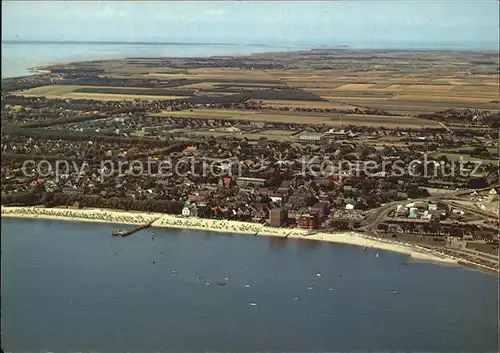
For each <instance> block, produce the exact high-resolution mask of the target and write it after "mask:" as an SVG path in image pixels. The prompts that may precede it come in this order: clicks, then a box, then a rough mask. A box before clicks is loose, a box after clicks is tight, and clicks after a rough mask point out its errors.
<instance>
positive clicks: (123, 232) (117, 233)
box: [111, 219, 156, 238]
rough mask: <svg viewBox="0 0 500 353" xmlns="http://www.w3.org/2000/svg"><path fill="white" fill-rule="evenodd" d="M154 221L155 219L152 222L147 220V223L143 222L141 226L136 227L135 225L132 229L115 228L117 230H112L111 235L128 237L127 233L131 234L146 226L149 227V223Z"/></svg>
mask: <svg viewBox="0 0 500 353" xmlns="http://www.w3.org/2000/svg"><path fill="white" fill-rule="evenodd" d="M155 221H156V219H155V220H154V221H152V222H149V223H147V224H143V225H141V226H138V227H135V228H133V229H117V230H114V231H113V232H112V233H111V235H112V236H114V237H120V238H123V237H128V236H129V235H132V234H134V233H137V232H138V231H140V230H143V229H146V228H150V227H151V225H152V224H153V223H154V222H155Z"/></svg>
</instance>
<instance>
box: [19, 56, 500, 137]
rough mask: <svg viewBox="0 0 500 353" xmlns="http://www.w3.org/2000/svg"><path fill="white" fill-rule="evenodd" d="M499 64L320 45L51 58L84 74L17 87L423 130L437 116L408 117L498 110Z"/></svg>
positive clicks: (269, 117)
mask: <svg viewBox="0 0 500 353" xmlns="http://www.w3.org/2000/svg"><path fill="white" fill-rule="evenodd" d="M486 59H487V60H486ZM478 62H481V64H478ZM498 67H499V59H498V55H496V54H495V53H480V52H477V53H476V52H459V51H416V52H413V51H402V50H401V51H377V50H373V51H368V50H312V51H304V52H297V53H266V54H253V55H249V56H242V57H231V56H227V57H213V58H127V59H124V60H103V61H92V62H80V63H71V64H69V65H65V66H64V67H62V66H61V67H59V66H57V65H52V66H48V67H47V68H46V69H48V70H63V71H64V70H69V71H68V72H71V70H79V71H78V72H86V74H85V75H81V76H78V75H76V76H70V78H67V77H66V78H65V79H62V80H61V79H59V78H56V79H55V81H54V82H53V83H52V84H50V85H45V86H41V87H36V88H31V89H26V90H22V91H15V92H13V93H14V94H17V95H23V96H29V97H37V96H45V97H49V98H65V99H81V98H88V99H96V100H135V99H139V100H186V101H187V102H188V103H190V104H191V108H192V107H199V106H201V105H205V104H228V105H231V104H237V103H241V102H245V101H248V100H250V101H252V102H253V103H255V104H260V106H261V107H262V108H279V109H280V110H286V111H288V110H290V111H289V112H287V113H285V112H280V111H277V110H271V109H263V111H252V110H245V109H217V110H213V109H202V110H197V109H194V110H193V111H187V110H184V111H175V112H167V111H164V112H162V113H159V115H160V116H183V117H184V116H186V117H197V118H206V119H215V118H221V119H242V118H244V119H245V120H265V121H272V122H287V123H288V122H291V123H293V122H296V123H301V124H303V123H312V124H325V125H328V126H336V125H338V124H339V122H338V116H337V115H332V114H330V115H322V114H321V113H317V114H314V115H304V114H301V113H299V112H297V110H300V111H303V110H307V109H338V110H345V111H347V112H346V114H345V115H344V124H346V125H348V124H353V125H359V126H372V127H378V126H391V127H409V126H411V127H418V128H421V127H422V126H426V127H436V123H435V122H432V121H429V120H416V118H413V119H406V118H405V117H406V116H416V115H418V114H424V113H425V114H429V113H434V112H439V111H443V110H447V109H477V110H489V111H492V112H495V111H499V104H498V96H499V89H500V86H499V75H498V73H497V70H498ZM356 108H358V109H359V110H366V109H376V110H378V113H377V114H380V115H376V116H367V115H355V114H352V113H353V110H354V109H356ZM294 110H295V111H294ZM391 114H396V115H400V116H399V117H395V116H390V115H391Z"/></svg>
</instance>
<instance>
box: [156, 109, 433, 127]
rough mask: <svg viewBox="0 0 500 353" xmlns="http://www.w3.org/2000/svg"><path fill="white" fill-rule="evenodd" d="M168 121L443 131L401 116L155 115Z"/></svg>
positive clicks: (200, 111) (198, 112)
mask: <svg viewBox="0 0 500 353" xmlns="http://www.w3.org/2000/svg"><path fill="white" fill-rule="evenodd" d="M155 115H156V116H165V117H184V118H198V119H232V120H249V121H267V122H274V123H295V124H318V125H326V126H332V127H340V126H348V125H355V126H371V127H380V126H384V127H388V128H391V127H392V128H417V129H419V128H426V127H427V128H441V125H440V124H439V123H436V122H434V121H431V120H425V119H418V118H406V117H399V116H380V115H360V114H350V115H344V116H343V117H342V120H340V114H321V113H296V112H294V113H289V112H259V111H252V112H248V111H240V110H232V111H228V110H221V109H218V110H216V109H194V110H193V111H175V112H173V111H164V112H161V113H157V114H155Z"/></svg>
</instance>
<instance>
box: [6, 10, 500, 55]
mask: <svg viewBox="0 0 500 353" xmlns="http://www.w3.org/2000/svg"><path fill="white" fill-rule="evenodd" d="M2 13H3V21H2V41H57V42H82V41H84V42H85V41H92V42H95V41H99V42H127V43H134V42H140V43H151V42H153V43H154V42H159V43H183V44H184V43H186V44H187V43H193V44H219V43H220V44H238V45H272V46H277V45H282V46H314V47H320V46H351V45H352V46H357V47H360V46H366V47H370V46H371V45H373V43H380V44H386V45H388V46H390V45H402V46H421V45H426V44H429V45H433V46H439V45H443V46H471V45H472V46H475V47H481V46H489V47H491V46H498V43H499V33H498V26H499V18H498V2H497V1H493V0H486V1H454V2H450V1H441V2H427V1H406V2H400V1H396V0H391V1H354V2H353V1H350V2H346V1H331V2H328V1H320V2H316V1H301V2H288V1H279V2H247V1H243V2H240V1H236V2H235V1H203V2H196V1H191V2H190V1H188V2H149V1H145V2H134V1H130V2H109V1H99V2H97V1H96V2H80V1H72V2H68V1H52V2H51V1H44V2H38V1H37V2H29V1H22V2H13V1H7V2H2Z"/></svg>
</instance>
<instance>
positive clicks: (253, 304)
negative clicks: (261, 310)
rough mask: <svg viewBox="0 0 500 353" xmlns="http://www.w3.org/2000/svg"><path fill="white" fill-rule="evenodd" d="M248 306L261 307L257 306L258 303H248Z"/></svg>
mask: <svg viewBox="0 0 500 353" xmlns="http://www.w3.org/2000/svg"><path fill="white" fill-rule="evenodd" d="M248 304H249V305H250V306H257V305H259V304H257V303H256V302H250V303H248Z"/></svg>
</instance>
